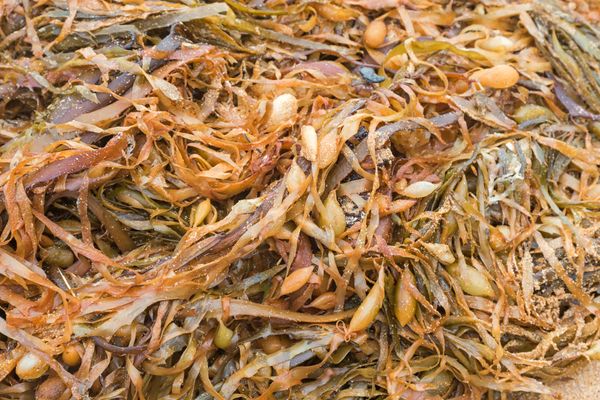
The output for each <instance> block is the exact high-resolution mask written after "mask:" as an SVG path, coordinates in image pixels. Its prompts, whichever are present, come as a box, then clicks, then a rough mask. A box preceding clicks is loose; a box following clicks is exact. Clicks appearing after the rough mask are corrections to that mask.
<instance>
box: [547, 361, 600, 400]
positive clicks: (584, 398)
mask: <svg viewBox="0 0 600 400" xmlns="http://www.w3.org/2000/svg"><path fill="white" fill-rule="evenodd" d="M551 387H552V388H553V389H555V390H556V391H558V393H559V394H561V395H562V399H563V400H600V361H595V362H593V363H591V364H589V365H587V366H585V367H583V368H582V369H581V371H579V372H577V373H576V374H575V375H574V376H573V377H572V379H568V380H566V379H565V380H563V381H559V382H554V383H553V384H552V385H551ZM551 398H552V397H546V399H551Z"/></svg>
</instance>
